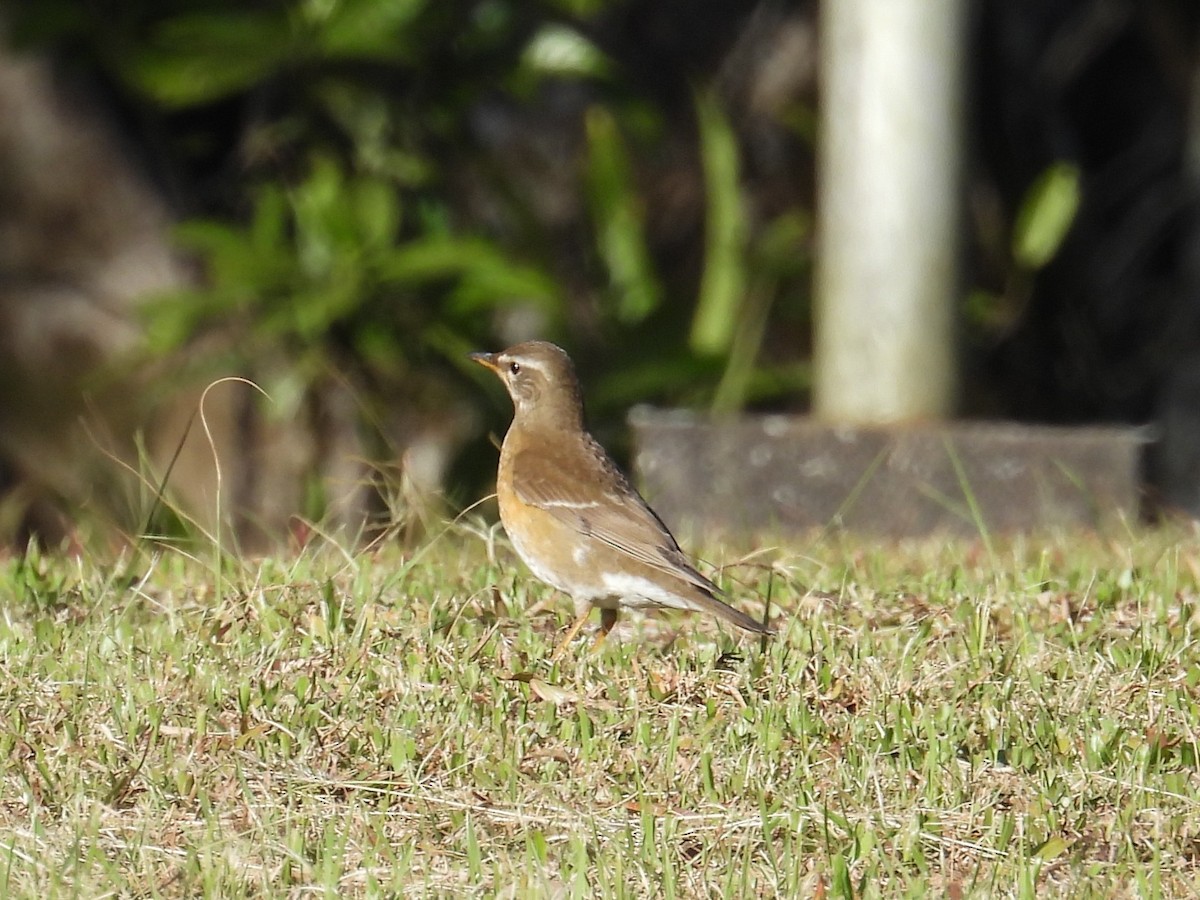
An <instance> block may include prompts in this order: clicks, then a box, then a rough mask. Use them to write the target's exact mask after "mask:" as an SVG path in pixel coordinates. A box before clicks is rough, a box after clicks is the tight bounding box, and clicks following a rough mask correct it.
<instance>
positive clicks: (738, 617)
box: [688, 591, 775, 634]
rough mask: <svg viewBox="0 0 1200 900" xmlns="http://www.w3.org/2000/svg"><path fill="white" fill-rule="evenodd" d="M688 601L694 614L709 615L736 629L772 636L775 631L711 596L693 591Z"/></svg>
mask: <svg viewBox="0 0 1200 900" xmlns="http://www.w3.org/2000/svg"><path fill="white" fill-rule="evenodd" d="M688 600H689V601H690V603H689V606H691V608H692V609H694V610H695V611H696V612H703V613H710V614H712V615H715V616H718V617H720V618H722V619H724V620H725V621H726V622H729V623H731V624H733V625H736V626H737V627H738V628H742V629H744V630H746V631H750V632H753V633H754V634H774V633H775V629H773V628H771V627H770V626H769V625H764V624H763V623H762V622H759V621H757V620H756V619H752V618H750V616H748V615H746V614H745V613H744V612H742V611H741V610H738V609H734V608H733V607H732V606H730V605H729V604H728V603H725V602H723V601H721V600H718V599H717V598H716V597H714V596H713V595H712V594H709V593H707V592H702V591H695V592H694V593H692V594H691V595H690V596H689V597H688Z"/></svg>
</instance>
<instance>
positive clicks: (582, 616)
mask: <svg viewBox="0 0 1200 900" xmlns="http://www.w3.org/2000/svg"><path fill="white" fill-rule="evenodd" d="M591 611H592V607H591V606H590V605H586V606H584V607H583V609H581V610H580V611H579V612H578V613H576V615H575V621H574V622H572V623H571V627H570V628H568V629H567V633H566V634H564V635H563V638H562V640H561V641H559V642H558V647H557V648H556V649H555V651H554V653H553V655H552V656H551V657H550V663H551V665H553V664H554V663H556V662H558V661H559V660H560V659H561V658H562V655H563V654H564V653H566V652H567V647H569V646H570V645H571V641H573V640H575V635H577V634H579V629H580V628H582V627H583V623H584V622H586V621H587V620H588V615H589V614H590V613H591Z"/></svg>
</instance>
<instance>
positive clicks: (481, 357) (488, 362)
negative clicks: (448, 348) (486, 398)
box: [468, 353, 500, 373]
mask: <svg viewBox="0 0 1200 900" xmlns="http://www.w3.org/2000/svg"><path fill="white" fill-rule="evenodd" d="M498 355H499V354H496V353H471V354H469V355H468V358H469V359H470V360H471V361H472V362H477V363H479V364H480V365H481V366H484V367H485V368H488V369H491V370H492V371H493V372H497V373H498V372H499V371H500V364H499V363H498V362H496V357H497V356H498Z"/></svg>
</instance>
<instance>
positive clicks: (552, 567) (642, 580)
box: [471, 341, 771, 659]
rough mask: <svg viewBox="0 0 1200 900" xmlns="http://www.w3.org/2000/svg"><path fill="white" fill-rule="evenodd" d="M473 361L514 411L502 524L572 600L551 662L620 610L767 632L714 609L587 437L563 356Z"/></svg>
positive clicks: (508, 355) (571, 370) (519, 349)
mask: <svg viewBox="0 0 1200 900" xmlns="http://www.w3.org/2000/svg"><path fill="white" fill-rule="evenodd" d="M471 359H473V360H474V361H475V362H477V363H479V364H480V365H483V366H486V367H487V368H489V369H491V370H492V371H493V372H495V373H496V374H497V375H498V376H499V377H500V380H501V381H503V382H504V386H505V387H506V388H507V389H508V393H509V396H510V397H512V401H513V421H512V425H511V426H510V427H509V429H508V433H507V434H506V435H505V437H504V444H503V446H502V447H501V449H500V469H499V472H498V473H497V476H496V496H497V499H498V500H499V503H500V521H501V522H502V523H503V525H504V530H505V531H506V532H507V533H508V537H509V540H511V541H512V545H513V547H514V548H515V549H516V551H517V555H519V556H520V557H521V559H522V560H524V562H525V564H526V565H527V566H528V567H529V569H530V570H531V571H532V572H533V574H534V575H536V576H537V577H538V578H540V579H541V580H542V581H544V582H546V583H547V584H549V585H551V586H552V587H554V588H556V589H557V590H560V591H562V592H563V593H565V594H569V595H570V596H571V597H572V598H573V599H574V601H575V606H576V619H575V622H574V623H573V624H572V626H571V627H570V628H569V629H568V631H567V633H566V636H565V637H564V638H563V639H562V641H561V643H560V644H559V647H558V650H557V651H556V652H555V654H554V658H555V659H557V658H558V657H559V656H560V655H561V654H562V653H563V651H564V650H565V649H566V647H567V645H568V644H569V643H570V641H571V640H572V639H573V638H574V637H575V635H576V633H578V631H579V629H580V627H582V625H583V623H584V622H585V621H586V620H587V616H588V613H589V612H590V611H591V608H592V607H599V608H600V632H599V636H598V639H599V640H602V639H603V638H604V636H605V635H607V634H608V632H609V631H610V630H612V627H613V626H614V625H615V624H616V622H617V617H618V615H619V614H620V610H621V609H623V608H654V607H659V608H670V609H682V610H689V611H692V612H702V613H708V614H710V615H715V616H718V617H720V618H722V619H725V620H726V621H728V622H732V623H733V624H734V625H737V626H738V627H739V628H743V629H745V630H746V631H752V632H755V633H758V634H770V633H771V629H770V628H768V627H766V626H765V625H763V624H761V623H759V622H757V621H755V620H754V619H752V618H750V616H748V615H746V614H745V613H743V612H740V611H738V610H736V609H734V608H733V607H731V606H729V605H727V604H726V603H724V602H722V601H721V600H720V599H719V595H720V593H721V592H720V589H719V588H717V586H716V585H715V584H713V583H712V582H711V581H709V580H708V579H707V578H705V577H704V576H703V575H701V574H700V573H699V572H698V571H697V570H696V568H695V567H694V566H693V565H692V564H691V562H690V561H689V560H688V558H687V556H686V555H685V554H684V552H683V551H682V550H681V549H680V547H679V544H678V543H677V542H676V540H675V538H674V537H672V535H671V532H670V531H668V530H667V527H666V526H665V525H664V524H663V523H662V520H661V519H659V518H658V516H657V515H656V514H655V513H654V511H653V510H652V509H650V507H649V506H648V505H647V504H646V501H645V500H643V499H642V498H641V496H640V495H639V494H638V492H637V491H636V490H635V489H634V487H633V485H631V484H630V483H629V480H628V479H627V478H626V477H625V476H624V474H622V472H621V470H620V469H618V468H617V466H616V464H615V463H614V462H613V461H612V459H610V458H609V456H608V454H607V453H606V452H605V451H604V448H603V447H601V446H600V444H599V443H598V442H597V441H596V439H595V438H593V437H592V436H591V434H589V433H588V431H587V429H586V427H585V425H584V419H583V394H582V391H581V390H580V388H579V380H578V378H576V376H575V367H574V366H573V365H572V364H571V359H570V357H568V356H567V354H566V353H565V352H564V351H563V350H562V349H561V348H560V347H557V346H556V345H554V344H550V343H547V342H545V341H527V342H525V343H522V344H517V345H516V346H513V347H510V348H508V349H507V350H503V351H501V352H499V353H472V354H471Z"/></svg>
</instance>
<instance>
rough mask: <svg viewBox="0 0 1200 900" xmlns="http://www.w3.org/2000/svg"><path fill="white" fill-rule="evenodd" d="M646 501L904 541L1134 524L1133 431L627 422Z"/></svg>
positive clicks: (779, 421)
mask: <svg viewBox="0 0 1200 900" xmlns="http://www.w3.org/2000/svg"><path fill="white" fill-rule="evenodd" d="M629 418H630V425H631V427H632V429H633V438H634V449H635V454H636V455H635V468H636V471H637V475H638V477H639V479H640V484H641V485H642V487H643V489H644V493H645V496H646V498H647V499H648V500H649V501H650V503H651V505H653V506H654V508H655V509H656V510H657V511H658V512H659V514H660V515H661V516H662V517H663V519H664V520H665V521H666V522H668V523H669V524H671V525H672V526H676V525H678V526H683V527H692V528H701V529H716V530H720V531H726V532H733V533H736V532H754V531H764V530H772V531H779V532H789V531H791V532H795V531H801V530H807V529H811V528H819V527H825V526H834V527H845V528H848V529H851V530H854V531H859V532H863V533H868V534H878V535H889V536H916V535H924V534H930V533H934V532H946V533H956V534H972V535H973V534H979V533H981V532H982V531H984V530H986V531H987V533H989V534H992V533H1002V532H1014V531H1029V530H1037V529H1045V528H1053V527H1060V526H1073V527H1080V526H1083V527H1098V526H1101V525H1103V524H1104V523H1106V522H1109V521H1112V520H1116V519H1118V518H1121V517H1125V518H1128V519H1135V518H1136V517H1137V516H1138V511H1139V510H1138V507H1139V496H1140V482H1141V456H1142V450H1143V446H1144V438H1143V437H1142V433H1141V432H1140V431H1139V430H1138V429H1135V428H1126V427H1087V428H1059V427H1046V426H1031V425H1018V424H1014V423H1008V422H1000V423H984V422H939V423H933V424H923V425H904V426H895V427H889V428H876V427H847V426H833V425H829V424H826V423H823V422H817V421H814V420H812V419H809V418H805V417H802V416H792V415H766V416H763V415H756V416H742V417H738V418H733V419H727V420H712V419H708V418H705V417H702V416H698V415H696V414H693V413H689V412H678V411H663V410H653V409H648V408H638V409H635V410H633V412H631V413H630V417H629Z"/></svg>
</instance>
